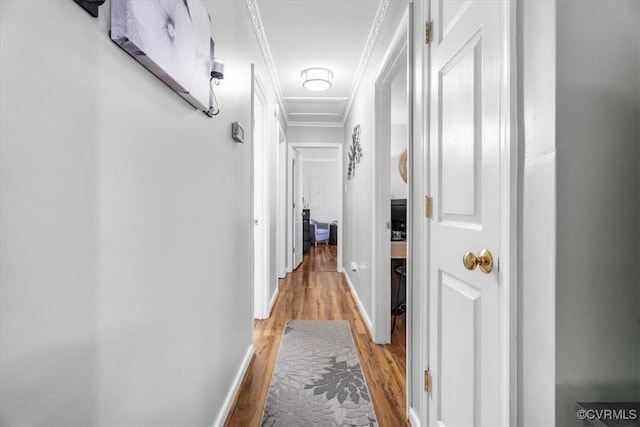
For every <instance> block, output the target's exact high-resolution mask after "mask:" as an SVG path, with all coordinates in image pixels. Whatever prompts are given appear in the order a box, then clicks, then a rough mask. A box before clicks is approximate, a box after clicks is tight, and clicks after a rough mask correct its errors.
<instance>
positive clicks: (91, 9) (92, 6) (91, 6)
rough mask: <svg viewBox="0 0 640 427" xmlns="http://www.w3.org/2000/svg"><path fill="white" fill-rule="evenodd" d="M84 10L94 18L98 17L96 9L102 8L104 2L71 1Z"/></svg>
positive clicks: (91, 0) (97, 0)
mask: <svg viewBox="0 0 640 427" xmlns="http://www.w3.org/2000/svg"><path fill="white" fill-rule="evenodd" d="M73 1H75V2H76V3H78V4H79V5H80V7H81V8H83V9H84V10H86V11H87V12H88V13H89V15H91V16H93V17H94V18H97V17H98V7H100V6H102V5H103V4H104V2H105V0H73Z"/></svg>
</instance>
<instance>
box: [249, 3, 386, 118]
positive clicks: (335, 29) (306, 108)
mask: <svg viewBox="0 0 640 427" xmlns="http://www.w3.org/2000/svg"><path fill="white" fill-rule="evenodd" d="M252 3H253V4H252ZM389 3H390V0H250V1H249V10H250V11H251V12H252V13H254V14H255V16H254V26H255V28H256V34H257V36H258V38H259V39H261V40H260V42H261V47H262V51H263V54H264V55H265V60H266V62H267V66H268V68H269V72H270V73H271V74H272V75H271V79H272V81H273V82H274V84H275V85H276V86H277V88H276V91H277V92H279V93H278V96H279V98H280V99H279V102H280V104H281V106H282V108H283V112H284V115H285V119H286V121H287V124H288V125H289V126H296V125H297V126H313V125H315V126H343V125H344V120H345V114H346V113H347V109H348V108H349V106H350V100H351V99H352V97H353V94H354V92H355V89H356V88H357V84H358V83H359V80H360V78H361V75H362V72H363V71H364V68H365V66H366V62H367V61H368V59H369V55H370V53H371V49H372V48H373V44H374V43H375V40H376V38H377V36H378V32H379V31H380V26H381V24H382V21H383V20H384V16H385V14H386V11H387V10H388V6H389ZM310 67H325V68H329V69H330V70H331V71H333V73H334V80H333V86H332V87H331V88H330V89H329V90H327V91H324V92H311V91H308V90H306V89H304V88H303V87H302V78H301V76H300V73H301V72H302V70H304V69H305V68H310Z"/></svg>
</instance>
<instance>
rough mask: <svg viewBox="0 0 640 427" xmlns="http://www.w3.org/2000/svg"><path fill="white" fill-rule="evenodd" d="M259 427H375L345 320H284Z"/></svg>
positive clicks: (373, 416) (369, 402)
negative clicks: (285, 322)
mask: <svg viewBox="0 0 640 427" xmlns="http://www.w3.org/2000/svg"><path fill="white" fill-rule="evenodd" d="M262 426H266V427H273V426H278V427H280V426H283V427H289V426H291V427H294V426H295V427H302V426H305V427H306V426H321V427H333V426H378V422H377V420H376V415H375V412H374V410H373V405H372V404H371V397H370V396H369V390H368V389H367V384H366V382H365V380H364V376H363V374H362V369H361V367H360V360H359V359H358V352H357V351H356V348H355V345H354V343H353V337H352V335H351V329H350V328H349V321H347V320H289V321H288V322H287V325H286V327H285V329H284V334H283V335H282V342H281V344H280V351H279V353H278V359H277V360H276V366H275V368H274V372H273V377H272V378H271V385H270V387H269V395H268V396H267V403H266V406H265V409H264V413H263V415H262Z"/></svg>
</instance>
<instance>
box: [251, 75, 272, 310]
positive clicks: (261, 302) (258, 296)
mask: <svg viewBox="0 0 640 427" xmlns="http://www.w3.org/2000/svg"><path fill="white" fill-rule="evenodd" d="M251 75H252V78H251V121H252V126H251V134H252V138H251V139H252V145H251V177H252V182H251V210H252V213H253V216H254V217H253V223H252V225H251V226H252V229H253V239H252V251H251V258H252V263H251V272H252V273H251V276H252V278H253V280H252V283H253V292H252V295H253V317H254V319H266V318H268V317H269V311H270V310H269V277H270V266H271V263H270V257H271V256H272V255H268V254H269V253H270V251H269V247H270V233H269V228H268V227H269V224H270V212H269V201H270V189H269V180H268V176H269V150H268V148H269V139H270V138H269V135H270V133H269V102H268V100H267V97H266V95H265V90H264V85H263V84H262V80H261V79H260V77H259V76H258V74H257V72H256V69H255V65H254V64H251ZM257 98H260V99H261V103H262V106H263V109H262V117H261V118H258V117H256V111H255V102H256V101H257ZM258 119H260V120H261V121H262V127H261V129H262V135H261V141H259V142H258V141H256V134H255V129H256V121H257V120H258ZM257 143H260V144H262V146H261V148H262V151H261V152H260V154H261V157H262V170H261V171H260V172H261V174H260V175H261V176H262V179H260V180H256V170H255V161H256V152H255V147H256V144H257ZM257 192H260V193H261V194H262V195H263V203H262V209H261V212H260V214H261V217H260V218H255V195H256V194H257ZM256 220H257V221H262V224H260V225H261V226H260V227H259V230H257V229H256V228H257V227H256V222H255V221H256ZM257 246H259V247H261V248H262V254H263V256H262V257H261V258H262V259H261V260H256V257H255V251H256V247H257ZM267 255H268V256H267ZM257 262H260V269H261V272H262V277H257V276H258V273H257V272H256V265H257V264H256V263H257Z"/></svg>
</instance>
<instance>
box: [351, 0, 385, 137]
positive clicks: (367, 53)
mask: <svg viewBox="0 0 640 427" xmlns="http://www.w3.org/2000/svg"><path fill="white" fill-rule="evenodd" d="M389 6H391V0H380V5H379V6H378V13H377V14H376V19H375V21H374V22H373V25H372V26H371V32H370V33H369V39H368V40H367V45H366V46H365V48H364V51H363V52H362V56H361V57H360V63H359V64H358V70H357V71H356V75H355V78H354V79H353V84H352V86H351V93H350V94H349V101H348V102H347V106H346V108H345V109H344V116H343V117H342V126H344V124H345V123H346V121H347V116H348V115H349V112H350V111H351V106H352V105H353V100H354V98H355V96H356V92H357V91H358V87H359V86H360V82H361V81H362V77H363V76H364V72H365V71H366V69H367V65H368V64H369V60H370V59H371V54H372V53H373V48H374V47H375V46H376V42H377V41H378V36H379V35H380V31H381V30H382V25H383V24H384V21H385V19H386V18H387V12H389Z"/></svg>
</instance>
